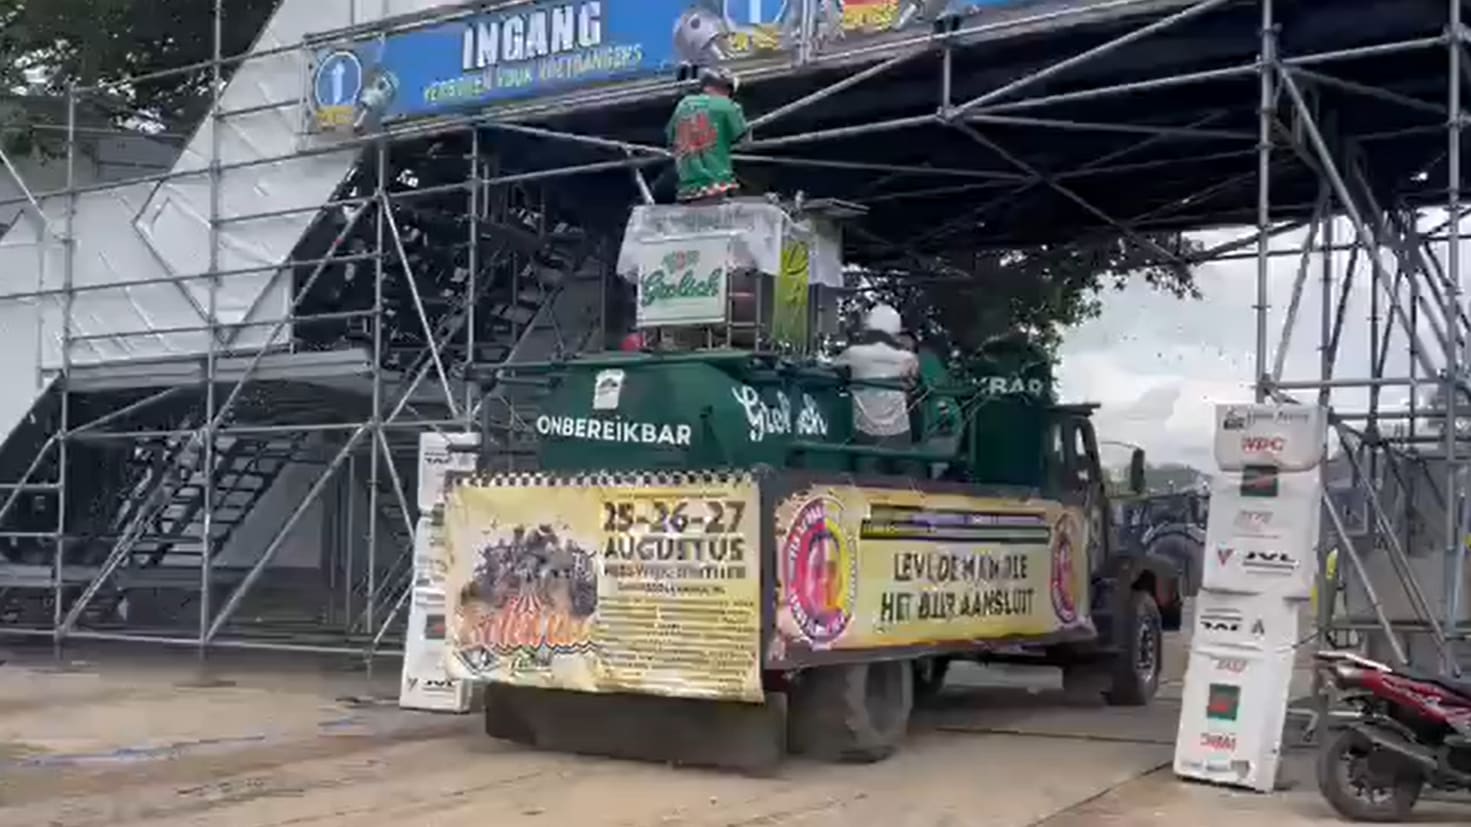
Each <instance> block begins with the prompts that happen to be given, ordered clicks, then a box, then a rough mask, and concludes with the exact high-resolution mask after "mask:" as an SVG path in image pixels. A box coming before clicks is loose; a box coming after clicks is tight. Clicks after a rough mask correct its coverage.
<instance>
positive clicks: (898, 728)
mask: <svg viewBox="0 0 1471 827" xmlns="http://www.w3.org/2000/svg"><path fill="white" fill-rule="evenodd" d="M913 708H914V667H913V665H912V664H911V663H910V662H909V661H907V660H893V661H876V662H873V663H853V664H843V665H841V666H821V667H818V668H816V669H811V670H808V671H807V672H804V673H803V674H802V675H801V676H800V679H799V680H798V682H797V684H796V685H795V686H794V687H793V692H792V697H791V706H790V710H791V711H790V713H789V715H790V717H789V721H790V732H789V734H788V743H789V744H790V746H791V749H792V751H793V752H798V753H803V754H806V755H810V756H813V757H815V758H821V759H825V760H829V761H843V762H848V763H864V764H867V763H872V762H875V761H882V760H883V759H885V758H888V757H889V756H890V755H893V754H894V751H895V750H896V749H898V748H899V742H900V741H902V740H903V739H904V735H905V733H906V732H907V731H908V729H909V713H910V711H911V710H912V709H913Z"/></svg>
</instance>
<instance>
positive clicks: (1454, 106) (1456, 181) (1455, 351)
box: [1445, 0, 1467, 672]
mask: <svg viewBox="0 0 1471 827" xmlns="http://www.w3.org/2000/svg"><path fill="white" fill-rule="evenodd" d="M1447 6H1448V7H1449V10H1450V42H1449V44H1447V46H1446V54H1447V56H1448V58H1449V60H1448V65H1447V69H1446V72H1447V79H1446V80H1447V86H1448V87H1449V88H1448V90H1447V93H1446V95H1447V104H1446V105H1447V108H1448V109H1449V110H1450V113H1449V114H1450V117H1449V118H1448V120H1447V125H1446V132H1447V142H1448V146H1447V147H1446V177H1447V179H1448V180H1447V181H1446V209H1447V211H1448V212H1449V213H1450V215H1451V221H1450V226H1449V228H1448V229H1449V235H1450V238H1449V240H1448V243H1447V249H1446V268H1447V270H1449V272H1448V273H1447V282H1448V283H1447V285H1446V287H1447V290H1446V299H1445V301H1446V305H1445V317H1446V319H1447V320H1448V323H1454V321H1455V320H1456V319H1458V318H1459V317H1460V314H1461V221H1460V215H1461V134H1462V132H1463V130H1464V126H1465V122H1464V120H1463V116H1462V113H1461V83H1462V80H1463V79H1462V76H1461V73H1462V71H1463V70H1464V69H1465V67H1464V66H1463V61H1464V57H1465V56H1464V53H1463V52H1462V45H1461V40H1462V35H1463V33H1462V14H1463V11H1462V7H1461V0H1448V2H1447ZM1454 344H1455V343H1454V342H1452V345H1453V346H1452V347H1451V348H1449V349H1448V352H1447V354H1446V378H1447V384H1446V388H1445V408H1446V413H1445V466H1446V480H1445V492H1446V494H1445V498H1446V509H1445V520H1446V523H1445V530H1446V546H1447V548H1446V554H1447V556H1448V558H1449V560H1448V563H1449V566H1448V569H1449V570H1448V571H1447V577H1446V581H1447V582H1446V589H1445V628H1446V634H1447V636H1448V637H1450V638H1451V639H1453V640H1454V639H1456V637H1457V634H1458V632H1457V627H1458V626H1459V624H1460V617H1461V598H1462V594H1461V591H1462V578H1463V577H1464V576H1465V561H1466V542H1467V541H1466V534H1467V532H1466V525H1465V523H1464V517H1465V506H1464V504H1463V503H1462V494H1461V489H1460V483H1461V479H1460V478H1461V469H1460V468H1458V467H1457V441H1458V440H1457V437H1458V430H1459V428H1458V426H1457V417H1456V408H1457V405H1458V401H1459V400H1458V397H1459V396H1460V395H1461V356H1462V353H1461V349H1460V348H1459V347H1455V346H1454ZM1446 666H1447V667H1448V668H1450V669H1452V670H1453V671H1457V672H1458V671H1459V669H1458V668H1457V665H1456V664H1455V663H1448V664H1446Z"/></svg>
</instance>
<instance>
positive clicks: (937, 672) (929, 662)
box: [912, 655, 950, 706]
mask: <svg viewBox="0 0 1471 827" xmlns="http://www.w3.org/2000/svg"><path fill="white" fill-rule="evenodd" d="M912 663H913V664H914V702H915V704H917V705H920V706H923V705H925V704H926V703H928V702H930V701H932V700H934V699H935V696H936V695H939V694H940V690H941V689H943V688H945V675H946V674H947V673H948V672H949V671H950V659H949V658H947V657H944V656H940V655H937V656H935V657H931V658H915V659H914V660H913V661H912Z"/></svg>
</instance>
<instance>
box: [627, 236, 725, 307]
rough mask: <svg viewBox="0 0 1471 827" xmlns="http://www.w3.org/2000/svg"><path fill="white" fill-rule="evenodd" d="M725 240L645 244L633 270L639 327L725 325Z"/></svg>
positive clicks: (684, 238) (692, 238)
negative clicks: (636, 287)
mask: <svg viewBox="0 0 1471 827" xmlns="http://www.w3.org/2000/svg"><path fill="white" fill-rule="evenodd" d="M730 244H731V239H730V236H729V235H715V236H693V235H691V236H678V237H674V238H669V239H659V240H657V241H647V242H645V246H646V247H647V249H646V250H645V251H644V253H643V255H642V256H641V260H640V262H639V271H638V312H637V325H638V327H660V326H665V325H673V326H677V325H697V324H716V323H718V322H723V321H725V317H726V306H727V304H726V299H727V292H728V287H729V285H728V284H727V278H726V275H727V274H726V263H727V261H728V260H729V248H730Z"/></svg>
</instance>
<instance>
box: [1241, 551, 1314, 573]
mask: <svg viewBox="0 0 1471 827" xmlns="http://www.w3.org/2000/svg"><path fill="white" fill-rule="evenodd" d="M1222 562H1224V561H1222ZM1241 565H1243V566H1245V567H1247V568H1255V569H1275V570H1277V571H1293V570H1295V569H1296V568H1297V558H1296V557H1293V556H1292V555H1291V554H1289V553H1287V552H1285V551H1249V552H1247V553H1246V559H1244V560H1242V561H1241Z"/></svg>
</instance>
